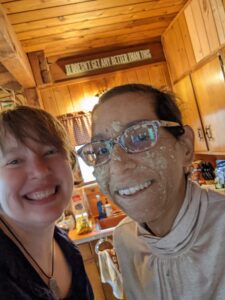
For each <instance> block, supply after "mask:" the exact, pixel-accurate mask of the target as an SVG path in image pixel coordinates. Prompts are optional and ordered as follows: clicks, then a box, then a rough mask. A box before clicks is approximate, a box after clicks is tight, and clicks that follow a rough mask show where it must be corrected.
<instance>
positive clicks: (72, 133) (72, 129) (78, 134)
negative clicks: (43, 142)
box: [58, 112, 91, 147]
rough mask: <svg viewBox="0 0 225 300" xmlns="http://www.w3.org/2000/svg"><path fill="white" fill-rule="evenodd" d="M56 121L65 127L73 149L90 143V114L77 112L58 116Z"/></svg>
mask: <svg viewBox="0 0 225 300" xmlns="http://www.w3.org/2000/svg"><path fill="white" fill-rule="evenodd" d="M58 119H59V120H60V122H61V123H62V124H63V126H64V127H65V129H66V131H67V133H68V135H69V138H70V141H71V144H72V145H73V146H74V147H75V146H77V145H82V144H85V143H88V142H90V139H91V113H90V112H87V113H85V112H77V113H71V114H66V115H62V116H59V117H58Z"/></svg>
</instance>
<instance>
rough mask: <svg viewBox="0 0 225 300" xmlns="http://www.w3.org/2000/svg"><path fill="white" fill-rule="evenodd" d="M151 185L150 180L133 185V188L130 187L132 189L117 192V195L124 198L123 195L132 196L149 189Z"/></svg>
mask: <svg viewBox="0 0 225 300" xmlns="http://www.w3.org/2000/svg"><path fill="white" fill-rule="evenodd" d="M151 183H152V182H151V180H148V181H146V182H145V183H142V184H139V185H135V186H132V187H130V188H127V189H121V190H118V193H119V195H121V196H124V195H126V196H128V195H133V194H135V193H136V192H139V191H141V190H144V189H146V188H147V187H149V186H150V185H151Z"/></svg>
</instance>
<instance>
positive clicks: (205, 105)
mask: <svg viewBox="0 0 225 300" xmlns="http://www.w3.org/2000/svg"><path fill="white" fill-rule="evenodd" d="M209 74H210V76H209ZM191 77H192V82H193V86H194V90H195V93H196V97H197V101H198V105H199V110H200V114H201V116H202V121H203V125H204V129H205V132H206V131H207V130H208V137H207V141H208V145H209V149H210V151H214V152H224V149H225V136H224V132H225V122H224V120H225V101H224V99H225V80H224V74H223V72H222V68H221V65H220V62H219V59H218V57H214V58H213V59H211V60H210V61H209V62H207V63H206V64H204V65H203V66H202V67H200V68H199V69H197V70H195V71H194V72H193V73H192V74H191ZM207 128H208V129H207ZM209 136H212V137H211V138H210V137H209Z"/></svg>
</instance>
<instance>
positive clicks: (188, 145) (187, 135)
mask: <svg viewBox="0 0 225 300" xmlns="http://www.w3.org/2000/svg"><path fill="white" fill-rule="evenodd" d="M179 141H180V144H181V145H182V147H183V166H184V167H189V166H190V165H191V163H192V161H193V159H194V131H193V129H192V128H191V127H190V126H188V125H185V126H184V134H183V135H181V136H180V137H179Z"/></svg>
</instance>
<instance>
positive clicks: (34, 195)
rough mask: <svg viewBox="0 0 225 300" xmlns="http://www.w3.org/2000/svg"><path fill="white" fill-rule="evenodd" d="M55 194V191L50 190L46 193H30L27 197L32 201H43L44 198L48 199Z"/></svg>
mask: <svg viewBox="0 0 225 300" xmlns="http://www.w3.org/2000/svg"><path fill="white" fill-rule="evenodd" d="M54 193H55V189H54V188H52V189H49V190H45V191H40V192H35V193H30V194H28V195H27V197H28V198H29V199H31V200H41V199H44V198H47V197H48V196H50V195H53V194H54Z"/></svg>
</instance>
